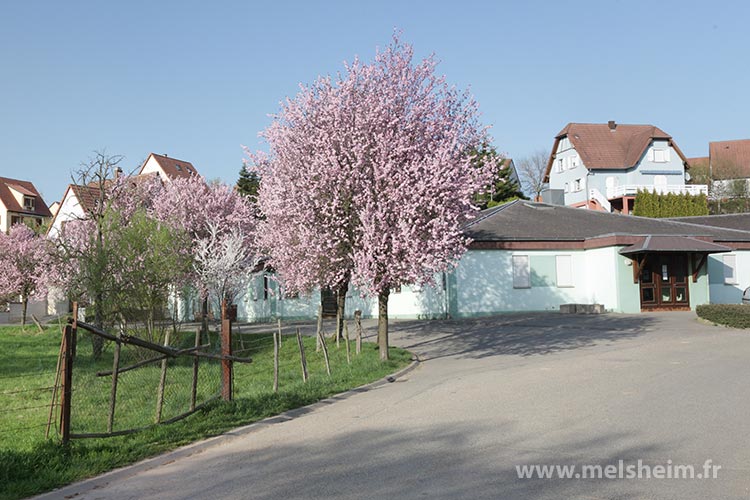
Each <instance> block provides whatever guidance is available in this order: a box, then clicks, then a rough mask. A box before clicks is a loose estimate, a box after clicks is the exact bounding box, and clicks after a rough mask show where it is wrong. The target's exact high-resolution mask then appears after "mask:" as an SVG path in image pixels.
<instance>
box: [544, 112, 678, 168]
mask: <svg viewBox="0 0 750 500" xmlns="http://www.w3.org/2000/svg"><path fill="white" fill-rule="evenodd" d="M566 136H567V137H568V139H570V142H571V144H572V145H573V147H574V148H575V149H576V151H577V152H578V154H579V155H580V156H581V161H582V162H583V164H584V165H585V166H586V167H587V168H588V169H589V170H597V169H622V170H625V169H628V168H632V167H634V166H636V165H637V164H638V162H639V161H640V159H641V158H642V157H643V153H645V151H646V149H647V148H648V147H649V145H650V144H651V141H653V140H654V139H661V140H666V141H669V143H670V145H671V146H672V147H673V148H674V149H675V151H676V152H677V154H678V155H679V156H680V158H682V161H684V162H686V163H687V158H685V155H683V154H682V151H680V149H679V148H678V147H677V144H675V143H674V141H673V140H672V136H670V135H669V134H667V133H666V132H664V131H663V130H661V129H660V128H659V127H655V126H653V125H621V124H615V123H614V122H613V123H612V124H611V125H610V124H607V123H569V124H567V125H566V126H565V128H563V129H562V130H561V131H560V132H559V133H558V134H557V136H555V144H554V146H553V148H552V154H551V155H550V158H549V161H548V162H547V173H546V175H549V173H550V169H551V167H552V162H553V161H554V158H555V154H556V152H557V146H558V144H559V143H560V140H561V139H563V138H564V137H566Z"/></svg>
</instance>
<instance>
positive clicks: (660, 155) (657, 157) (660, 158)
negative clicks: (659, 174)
mask: <svg viewBox="0 0 750 500" xmlns="http://www.w3.org/2000/svg"><path fill="white" fill-rule="evenodd" d="M651 156H652V158H651V161H653V162H654V163H667V162H668V161H669V150H668V149H656V148H654V149H653V150H652V151H651Z"/></svg>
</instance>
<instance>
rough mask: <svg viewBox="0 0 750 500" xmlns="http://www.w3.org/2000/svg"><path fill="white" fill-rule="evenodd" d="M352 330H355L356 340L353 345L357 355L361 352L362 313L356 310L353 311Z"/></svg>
mask: <svg viewBox="0 0 750 500" xmlns="http://www.w3.org/2000/svg"><path fill="white" fill-rule="evenodd" d="M354 328H355V329H356V334H355V335H356V337H357V340H356V342H355V345H354V351H355V352H356V353H357V354H360V353H361V352H362V311H360V310H359V309H357V310H356V311H354Z"/></svg>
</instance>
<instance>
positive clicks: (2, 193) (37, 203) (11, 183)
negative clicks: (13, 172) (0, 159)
mask: <svg viewBox="0 0 750 500" xmlns="http://www.w3.org/2000/svg"><path fill="white" fill-rule="evenodd" d="M11 188H13V189H15V190H17V191H19V192H20V193H22V194H24V195H26V196H33V197H34V210H26V209H25V208H24V207H23V205H21V204H19V203H18V201H17V200H16V197H15V196H13V193H12V192H11V191H10V189H11ZM0 202H2V204H3V205H5V208H6V209H7V210H9V211H11V212H18V213H21V214H29V215H37V216H39V217H52V213H50V211H49V208H47V204H46V203H44V200H43V199H42V196H41V195H40V194H39V191H37V190H36V188H35V187H34V185H33V184H32V183H31V182H29V181H21V180H18V179H8V178H7V177H0Z"/></svg>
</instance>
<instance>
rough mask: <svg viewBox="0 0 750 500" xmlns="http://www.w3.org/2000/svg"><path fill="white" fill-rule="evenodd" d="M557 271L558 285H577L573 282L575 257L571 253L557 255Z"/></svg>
mask: <svg viewBox="0 0 750 500" xmlns="http://www.w3.org/2000/svg"><path fill="white" fill-rule="evenodd" d="M555 271H556V274H557V286H558V287H572V286H575V285H574V284H573V258H572V257H571V256H570V255H556V256H555Z"/></svg>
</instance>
